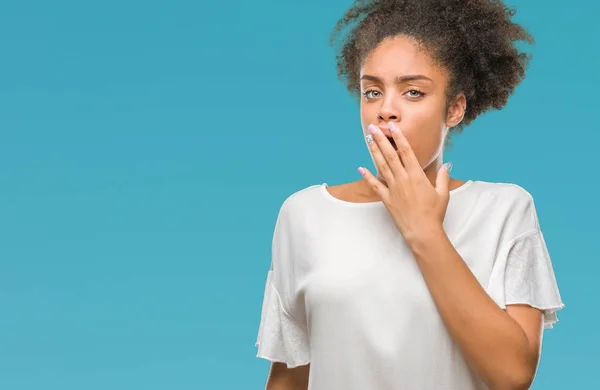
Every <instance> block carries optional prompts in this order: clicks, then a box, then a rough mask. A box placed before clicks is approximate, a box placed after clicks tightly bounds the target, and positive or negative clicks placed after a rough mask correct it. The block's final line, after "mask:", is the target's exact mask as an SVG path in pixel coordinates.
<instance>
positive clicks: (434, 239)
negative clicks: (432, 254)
mask: <svg viewBox="0 0 600 390" xmlns="http://www.w3.org/2000/svg"><path fill="white" fill-rule="evenodd" d="M445 239H447V235H446V232H445V231H444V227H443V226H442V224H441V223H430V224H426V225H424V226H422V227H421V228H419V229H418V230H416V231H415V232H412V233H410V234H407V235H405V236H404V240H405V241H406V243H407V244H408V246H409V247H410V249H411V250H412V251H413V253H414V254H415V255H421V254H424V253H425V252H426V251H427V250H428V249H433V247H434V246H436V245H438V244H440V243H441V242H443V240H445Z"/></svg>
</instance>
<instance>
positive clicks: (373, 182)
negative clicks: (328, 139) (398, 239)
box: [358, 122, 450, 242]
mask: <svg viewBox="0 0 600 390" xmlns="http://www.w3.org/2000/svg"><path fill="white" fill-rule="evenodd" d="M389 128H390V131H391V133H392V138H393V139H394V142H395V143H396V146H397V148H398V151H397V152H396V151H395V150H394V147H393V146H392V144H391V143H390V142H389V141H388V139H387V137H386V136H385V135H384V134H383V133H382V132H381V130H380V129H379V128H378V127H377V126H375V125H370V126H369V130H370V131H371V134H368V135H367V143H368V144H369V149H370V150H371V153H372V155H373V160H374V162H375V165H376V166H377V170H378V172H379V173H380V175H381V177H382V179H383V180H384V181H385V184H384V183H382V182H381V181H379V180H378V179H377V178H376V177H375V176H373V175H372V174H371V173H370V172H369V171H368V170H367V169H366V168H363V167H359V168H358V170H359V172H360V173H361V174H362V175H363V178H364V179H365V180H366V181H367V183H368V184H369V185H370V186H371V188H372V189H373V190H374V191H375V192H376V193H377V194H378V195H379V196H380V198H381V200H382V201H383V203H384V204H385V207H386V208H387V210H388V212H389V213H390V215H391V216H392V218H393V220H394V223H395V224H396V226H397V227H398V229H399V230H400V233H402V235H403V236H404V238H405V240H407V241H408V242H410V241H411V240H414V239H418V238H419V237H421V236H422V235H425V234H429V233H430V232H431V231H432V230H434V229H437V228H441V226H442V223H443V220H444V217H445V215H446V209H447V207H448V202H449V200H450V192H449V189H448V186H449V183H450V173H449V170H448V169H447V168H446V167H447V165H446V164H443V165H442V167H441V168H440V170H439V171H438V173H437V176H436V184H435V187H434V186H432V185H431V182H430V181H429V179H428V178H427V176H426V175H425V172H423V169H422V168H421V165H420V164H419V161H418V160H417V157H416V156H415V153H414V151H413V149H412V148H411V146H410V145H409V143H408V140H407V139H406V137H404V135H403V134H402V132H401V131H400V130H399V129H398V128H397V127H396V126H395V125H394V123H393V122H390V123H389Z"/></svg>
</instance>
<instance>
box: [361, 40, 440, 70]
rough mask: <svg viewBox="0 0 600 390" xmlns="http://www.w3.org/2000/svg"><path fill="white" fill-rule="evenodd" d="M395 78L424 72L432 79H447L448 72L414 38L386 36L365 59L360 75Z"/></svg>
mask: <svg viewBox="0 0 600 390" xmlns="http://www.w3.org/2000/svg"><path fill="white" fill-rule="evenodd" d="M363 74H370V75H377V76H379V77H383V78H384V79H385V78H390V79H391V78H394V77H396V76H401V75H412V74H422V75H425V76H427V77H429V78H431V79H434V80H435V79H440V78H441V79H445V78H446V72H445V71H444V70H443V69H442V68H440V67H439V66H437V65H435V64H434V61H433V58H432V57H431V56H430V55H429V53H428V52H427V51H426V50H425V49H424V48H423V47H422V46H420V45H418V44H417V43H416V42H415V41H414V40H412V39H410V38H407V37H404V36H398V37H394V38H386V39H385V40H383V41H382V42H381V43H380V44H379V45H378V46H377V47H376V48H375V49H373V50H372V51H371V52H370V53H369V55H368V56H367V57H366V58H365V60H364V61H363V64H362V66H361V69H360V75H361V76H362V75H363Z"/></svg>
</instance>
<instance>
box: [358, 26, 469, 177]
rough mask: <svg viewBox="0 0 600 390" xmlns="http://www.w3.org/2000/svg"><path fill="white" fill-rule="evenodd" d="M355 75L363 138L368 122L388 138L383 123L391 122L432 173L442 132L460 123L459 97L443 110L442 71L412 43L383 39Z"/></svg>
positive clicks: (444, 77)
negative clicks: (359, 96)
mask: <svg viewBox="0 0 600 390" xmlns="http://www.w3.org/2000/svg"><path fill="white" fill-rule="evenodd" d="M360 76H361V81H360V82H361V93H362V94H363V96H361V104H360V118H361V124H362V129H363V133H364V135H366V134H368V130H367V127H368V126H369V125H370V124H371V123H372V124H375V125H377V126H379V128H381V129H382V131H383V133H384V134H385V135H386V136H388V137H390V139H391V135H390V131H389V125H388V123H389V122H394V123H395V124H396V126H397V127H398V128H399V129H400V131H402V132H403V134H404V136H405V137H406V138H407V139H408V142H409V143H410V145H411V147H412V148H413V150H414V152H415V154H416V156H417V159H418V160H419V162H420V164H421V166H422V167H423V169H424V170H425V172H426V173H428V171H433V172H434V173H436V172H437V169H438V168H439V167H440V166H441V164H442V163H443V161H442V160H443V158H442V157H443V156H442V155H443V146H444V140H445V138H446V135H447V132H448V130H449V128H451V127H453V126H456V125H457V124H458V123H459V122H460V120H461V119H462V116H463V115H464V106H465V99H464V95H461V96H459V97H457V98H456V99H453V101H452V102H451V104H450V105H449V107H448V109H447V105H446V94H445V92H446V87H447V86H448V81H449V78H448V74H447V72H446V71H445V70H444V69H442V68H440V67H438V66H436V65H434V64H433V62H432V59H431V57H429V55H428V54H427V53H426V52H424V51H423V50H422V49H421V48H419V47H418V46H417V45H416V44H415V43H414V42H413V41H412V40H410V39H408V38H406V37H403V36H399V37H395V38H389V39H386V40H384V41H382V42H381V44H380V45H379V46H377V47H376V48H375V49H374V50H373V51H372V52H371V53H370V54H369V55H368V57H367V58H366V59H365V61H364V62H363V65H362V67H361V72H360ZM428 176H429V175H428Z"/></svg>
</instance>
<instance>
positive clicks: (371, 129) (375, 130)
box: [368, 125, 377, 134]
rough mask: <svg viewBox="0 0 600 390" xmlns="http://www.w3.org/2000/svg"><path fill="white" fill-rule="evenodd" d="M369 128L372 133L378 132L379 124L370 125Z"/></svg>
mask: <svg viewBox="0 0 600 390" xmlns="http://www.w3.org/2000/svg"><path fill="white" fill-rule="evenodd" d="M368 129H369V131H370V132H371V134H375V133H377V126H375V125H369V127H368Z"/></svg>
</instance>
